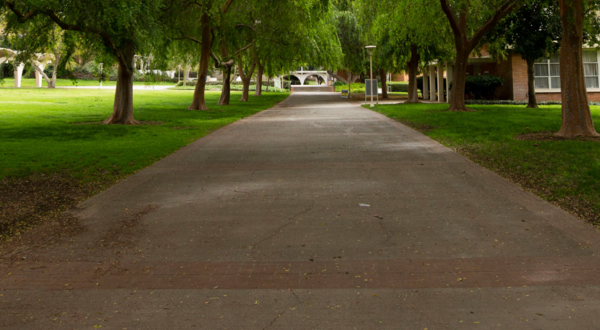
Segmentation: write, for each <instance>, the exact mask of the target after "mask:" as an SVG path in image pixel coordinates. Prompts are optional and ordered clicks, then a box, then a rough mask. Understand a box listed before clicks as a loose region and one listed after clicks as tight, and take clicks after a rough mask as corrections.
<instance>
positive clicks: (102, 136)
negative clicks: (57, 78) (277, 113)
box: [0, 89, 289, 179]
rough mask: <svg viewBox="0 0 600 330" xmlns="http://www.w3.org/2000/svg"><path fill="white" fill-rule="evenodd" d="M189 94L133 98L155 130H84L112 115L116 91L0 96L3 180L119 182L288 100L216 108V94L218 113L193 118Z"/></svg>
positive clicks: (268, 97)
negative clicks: (37, 176) (109, 177)
mask: <svg viewBox="0 0 600 330" xmlns="http://www.w3.org/2000/svg"><path fill="white" fill-rule="evenodd" d="M192 95H193V92H191V91H135V92H134V107H135V110H134V115H135V118H136V119H137V120H141V121H154V122H163V123H164V124H162V125H156V126H122V125H98V124H84V125H76V124H75V123H80V122H99V121H102V120H103V119H106V118H108V117H109V115H110V114H111V112H112V105H113V99H114V91H111V90H89V89H88V90H76V89H70V90H66V89H13V90H11V91H10V92H3V93H0V141H2V143H0V179H2V178H4V177H26V176H28V175H30V174H33V173H52V172H65V171H66V172H67V173H68V174H69V175H72V176H74V177H76V178H80V179H93V178H94V177H95V176H96V175H97V174H99V173H100V172H106V171H108V172H110V173H113V174H114V175H116V176H123V175H127V174H130V173H133V172H134V171H136V170H139V169H141V168H143V167H146V166H149V165H151V164H152V163H154V162H156V161H157V160H159V159H161V158H163V157H165V156H167V155H169V154H170V153H172V152H174V151H176V150H177V149H179V148H181V147H183V146H185V145H187V144H189V143H191V142H193V141H195V140H197V139H198V138H200V137H202V136H205V135H207V134H209V133H210V132H212V131H214V130H215V129H218V128H220V127H223V126H225V125H227V124H230V123H232V122H234V121H237V120H239V119H241V118H243V117H246V116H249V115H252V114H255V113H257V112H259V111H261V110H265V109H267V108H270V107H272V106H274V105H275V104H276V103H278V102H280V101H282V100H283V99H285V98H286V97H287V96H288V95H289V94H287V93H265V94H264V96H262V97H253V96H250V102H239V101H238V100H239V99H240V97H241V93H237V92H234V93H232V97H231V99H232V102H231V105H230V106H217V105H216V104H217V102H218V99H219V96H220V93H219V92H207V94H206V98H207V104H208V106H209V107H210V108H211V110H216V111H188V110H186V108H187V107H188V106H189V105H190V103H191V101H192Z"/></svg>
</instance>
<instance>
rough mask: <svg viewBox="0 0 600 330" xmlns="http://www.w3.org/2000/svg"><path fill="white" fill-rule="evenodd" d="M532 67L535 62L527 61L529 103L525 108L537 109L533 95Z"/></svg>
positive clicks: (533, 78)
mask: <svg viewBox="0 0 600 330" xmlns="http://www.w3.org/2000/svg"><path fill="white" fill-rule="evenodd" d="M534 65H535V60H527V89H528V94H529V101H528V103H527V108H529V109H537V108H539V107H538V104H537V97H536V95H535V74H534V71H533V69H534Z"/></svg>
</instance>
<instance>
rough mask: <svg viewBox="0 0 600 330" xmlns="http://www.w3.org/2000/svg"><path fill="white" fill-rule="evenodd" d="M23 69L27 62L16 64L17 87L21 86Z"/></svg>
mask: <svg viewBox="0 0 600 330" xmlns="http://www.w3.org/2000/svg"><path fill="white" fill-rule="evenodd" d="M23 69H25V63H21V64H19V65H18V66H15V87H17V88H20V87H21V79H23Z"/></svg>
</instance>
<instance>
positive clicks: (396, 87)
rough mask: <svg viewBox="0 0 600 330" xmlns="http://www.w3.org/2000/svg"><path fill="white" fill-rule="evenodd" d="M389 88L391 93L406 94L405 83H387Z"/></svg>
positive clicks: (406, 87) (406, 85)
mask: <svg viewBox="0 0 600 330" xmlns="http://www.w3.org/2000/svg"><path fill="white" fill-rule="evenodd" d="M387 85H388V86H390V88H391V90H392V93H398V92H401V93H408V83H406V82H394V81H390V82H388V83H387Z"/></svg>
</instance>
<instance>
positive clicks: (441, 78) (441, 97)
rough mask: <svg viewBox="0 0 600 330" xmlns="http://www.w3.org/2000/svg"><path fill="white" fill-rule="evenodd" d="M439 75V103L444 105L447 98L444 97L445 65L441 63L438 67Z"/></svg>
mask: <svg viewBox="0 0 600 330" xmlns="http://www.w3.org/2000/svg"><path fill="white" fill-rule="evenodd" d="M437 75H438V88H437V90H438V102H439V103H444V102H445V101H446V98H445V96H444V64H443V63H439V64H438V66H437Z"/></svg>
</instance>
